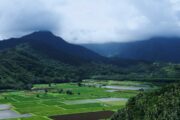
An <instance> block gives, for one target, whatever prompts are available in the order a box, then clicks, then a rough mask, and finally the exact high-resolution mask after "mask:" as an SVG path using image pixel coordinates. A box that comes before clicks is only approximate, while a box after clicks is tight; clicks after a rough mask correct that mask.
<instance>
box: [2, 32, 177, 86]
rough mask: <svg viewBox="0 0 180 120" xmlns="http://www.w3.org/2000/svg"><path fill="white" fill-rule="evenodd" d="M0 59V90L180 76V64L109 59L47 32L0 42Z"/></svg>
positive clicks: (158, 79)
mask: <svg viewBox="0 0 180 120" xmlns="http://www.w3.org/2000/svg"><path fill="white" fill-rule="evenodd" d="M0 58H1V59H0V89H11V88H13V89H20V88H21V89H29V88H30V87H31V86H32V84H34V83H52V82H56V83H59V82H70V81H71V82H72V81H73V82H74V81H81V80H82V79H86V78H93V79H114V80H132V78H133V80H155V81H164V80H171V81H174V80H177V79H178V78H180V74H179V73H180V65H178V64H169V63H153V62H146V61H136V60H128V59H118V58H112V59H110V58H106V57H102V56H101V55H99V54H97V53H95V52H92V51H91V50H88V49H86V48H84V47H82V46H79V45H74V44H70V43H67V42H66V41H64V40H63V39H62V38H60V37H57V36H54V35H53V34H52V33H50V32H46V31H45V32H35V33H32V34H30V35H26V36H24V37H21V38H13V39H9V40H4V41H0Z"/></svg>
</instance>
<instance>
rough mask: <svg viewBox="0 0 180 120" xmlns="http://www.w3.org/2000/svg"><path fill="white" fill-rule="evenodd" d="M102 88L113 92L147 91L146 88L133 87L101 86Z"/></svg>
mask: <svg viewBox="0 0 180 120" xmlns="http://www.w3.org/2000/svg"><path fill="white" fill-rule="evenodd" d="M102 88H107V89H113V90H139V89H148V87H135V86H111V85H110V86H102Z"/></svg>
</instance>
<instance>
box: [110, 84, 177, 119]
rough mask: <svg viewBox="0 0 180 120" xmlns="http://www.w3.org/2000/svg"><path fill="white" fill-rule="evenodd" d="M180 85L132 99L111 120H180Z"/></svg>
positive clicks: (139, 95)
mask: <svg viewBox="0 0 180 120" xmlns="http://www.w3.org/2000/svg"><path fill="white" fill-rule="evenodd" d="M179 119H180V83H174V84H172V85H168V86H166V87H163V88H161V89H160V90H156V91H153V92H147V93H140V94H138V95H137V96H136V97H133V98H131V99H130V100H129V101H128V103H127V105H126V107H125V108H124V109H121V110H119V111H118V112H117V113H116V114H114V116H113V117H112V118H111V120H179Z"/></svg>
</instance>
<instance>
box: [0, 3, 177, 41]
mask: <svg viewBox="0 0 180 120" xmlns="http://www.w3.org/2000/svg"><path fill="white" fill-rule="evenodd" d="M0 26H1V27H0V36H1V37H2V38H8V37H12V36H21V35H24V34H27V33H30V32H33V31H38V30H49V31H52V32H54V33H55V34H56V35H59V36H61V37H63V38H64V39H65V40H67V41H69V42H72V43H92V42H95V43H102V42H113V41H118V42H126V41H132V40H141V39H146V38H150V37H154V36H167V37H169V36H180V35H179V32H180V0H163V1H162V0H138V1H137V0H13V1H12V0H6V1H3V0H0Z"/></svg>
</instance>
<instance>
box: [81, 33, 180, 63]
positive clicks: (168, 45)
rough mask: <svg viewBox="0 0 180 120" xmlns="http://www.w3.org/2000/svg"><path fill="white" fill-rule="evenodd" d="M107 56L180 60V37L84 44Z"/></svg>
mask: <svg viewBox="0 0 180 120" xmlns="http://www.w3.org/2000/svg"><path fill="white" fill-rule="evenodd" d="M83 46H84V47H86V48H88V49H91V50H93V51H95V52H97V53H99V54H101V55H103V56H106V57H114V56H115V57H119V58H126V59H134V60H147V61H159V62H178V63H179V62H180V38H178V37H171V38H166V37H154V38H151V39H148V40H142V41H135V42H127V43H105V44H83Z"/></svg>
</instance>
